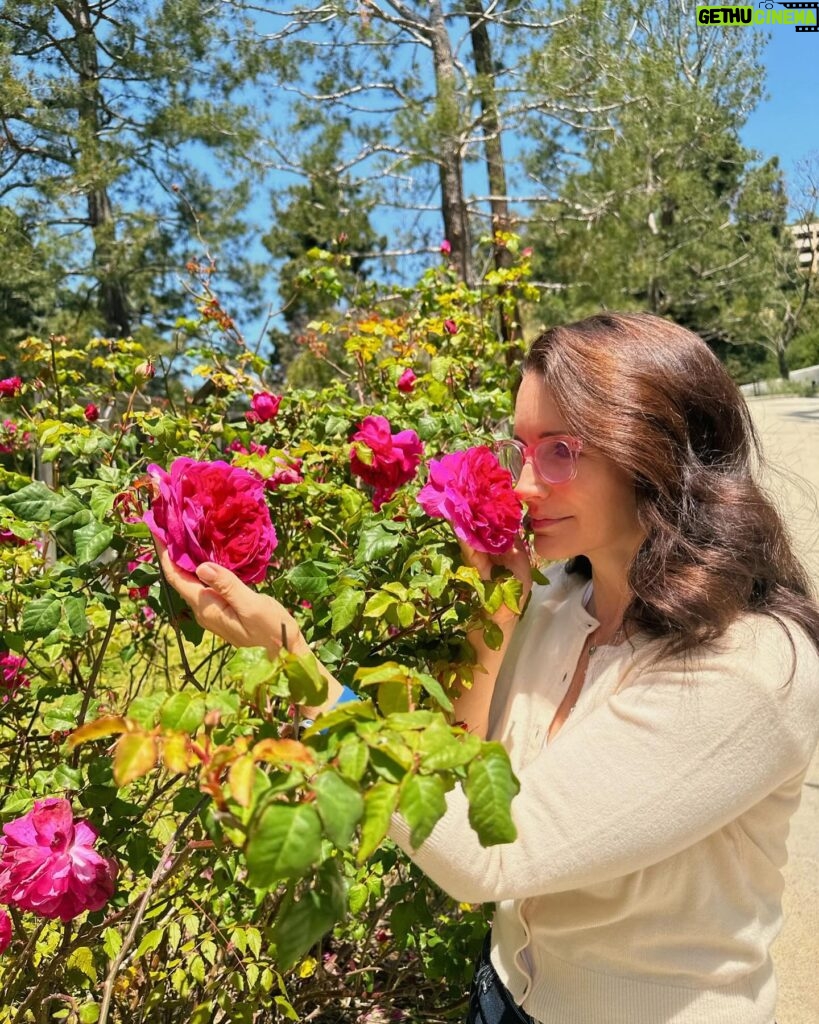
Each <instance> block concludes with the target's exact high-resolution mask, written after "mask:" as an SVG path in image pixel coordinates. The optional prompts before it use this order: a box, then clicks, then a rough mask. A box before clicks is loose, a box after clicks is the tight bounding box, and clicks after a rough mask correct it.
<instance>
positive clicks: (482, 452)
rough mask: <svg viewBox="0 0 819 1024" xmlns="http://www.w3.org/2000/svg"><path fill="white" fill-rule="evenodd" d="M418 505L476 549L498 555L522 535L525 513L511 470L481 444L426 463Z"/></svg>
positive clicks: (507, 549)
mask: <svg viewBox="0 0 819 1024" xmlns="http://www.w3.org/2000/svg"><path fill="white" fill-rule="evenodd" d="M418 503H419V505H420V506H421V507H422V508H423V509H424V511H425V512H428V513H429V515H431V516H440V517H442V518H443V519H446V520H447V522H449V523H451V524H452V528H453V530H454V531H455V534H456V536H458V537H460V539H461V540H462V541H465V542H466V543H467V544H469V545H471V546H472V547H473V548H475V549H476V550H477V551H485V552H488V553H489V554H493V555H498V554H502V553H503V552H505V551H509V549H510V548H511V547H512V545H513V544H514V542H515V538H516V537H518V536H519V534H520V528H521V521H522V518H523V509H522V506H521V503H520V499H519V498H518V497H517V495H516V494H515V492H514V491H513V489H512V479H511V477H510V475H509V470H507V469H504V468H503V467H502V466H501V465H500V464H499V462H498V460H497V459H496V458H495V455H494V453H493V452H492V451H491V450H490V449H489V448H487V447H485V446H479V447H476V448H468V449H467V450H466V451H462V452H451V453H450V454H449V455H444V456H443V458H441V459H432V460H430V464H429V481H428V483H427V484H426V486H425V487H423V488H422V489H421V491H420V492H419V494H418Z"/></svg>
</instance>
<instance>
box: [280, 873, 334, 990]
mask: <svg viewBox="0 0 819 1024" xmlns="http://www.w3.org/2000/svg"><path fill="white" fill-rule="evenodd" d="M327 868H328V866H327V865H324V866H323V868H322V872H321V875H320V877H319V881H318V885H319V886H320V887H319V888H316V889H308V890H306V891H305V892H302V893H301V894H300V896H299V898H298V899H296V898H295V897H294V896H293V895H292V894H288V896H287V897H286V898H285V899H284V900H283V902H282V905H281V907H280V908H279V911H278V913H277V915H276V921H275V923H274V925H273V929H272V938H273V942H274V943H275V944H276V959H277V961H278V964H279V967H280V969H281V970H282V971H287V970H290V968H291V967H293V966H294V965H295V963H296V962H297V961H298V959H299V958H300V957H302V956H304V954H305V953H307V952H309V951H310V949H312V947H313V946H315V944H316V943H317V942H318V941H319V940H320V939H321V938H322V936H324V935H326V934H327V932H328V931H329V930H330V929H331V928H332V927H333V925H334V924H335V923H336V921H338V920H339V919H340V918H342V917H343V916H344V913H345V911H346V909H347V907H346V900H345V896H344V882H343V880H342V879H341V877H340V875H339V872H338V870H337V869H335V870H334V872H333V875H334V877H332V878H331V876H330V871H329V870H327Z"/></svg>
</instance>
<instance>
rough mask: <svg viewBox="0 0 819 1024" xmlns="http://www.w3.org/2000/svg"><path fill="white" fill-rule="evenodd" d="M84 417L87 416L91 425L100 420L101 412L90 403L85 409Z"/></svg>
mask: <svg viewBox="0 0 819 1024" xmlns="http://www.w3.org/2000/svg"><path fill="white" fill-rule="evenodd" d="M83 416H85V418H86V419H87V420H88V422H89V423H96V421H97V420H98V419H99V418H100V411H99V409H98V408H97V406H96V405H94V403H93V402H89V403H88V405H86V407H85V410H84V412H83Z"/></svg>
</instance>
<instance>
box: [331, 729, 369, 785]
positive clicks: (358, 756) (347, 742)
mask: <svg viewBox="0 0 819 1024" xmlns="http://www.w3.org/2000/svg"><path fill="white" fill-rule="evenodd" d="M369 759H370V752H369V747H368V746H367V744H366V743H365V742H364V741H363V740H362V739H359V737H358V736H355V735H353V736H349V737H345V738H344V740H342V742H341V745H340V746H339V748H338V755H337V760H338V770H339V771H340V772H341V774H342V775H346V776H347V778H348V779H352V780H353V782H360V781H361V779H362V778H363V777H364V772H365V771H366V770H367V762H368V761H369Z"/></svg>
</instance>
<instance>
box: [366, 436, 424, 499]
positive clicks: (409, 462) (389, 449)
mask: <svg viewBox="0 0 819 1024" xmlns="http://www.w3.org/2000/svg"><path fill="white" fill-rule="evenodd" d="M352 439H353V441H354V442H356V443H358V444H361V445H366V446H367V448H369V449H370V451H371V452H372V453H373V454H372V462H371V463H370V464H369V465H368V464H367V463H366V462H364V461H363V460H362V459H361V458H359V456H358V453H357V451H356V449H355V448H352V449H351V450H350V469H351V470H352V472H353V473H354V474H355V475H356V476H357V477H360V478H361V479H362V480H363V481H364V483H365V484H370V486H371V487H374V488H375V493H374V495H373V508H374V509H375V510H376V512H377V511H378V509H380V508H381V506H382V505H383V504H384V502H385V501H389V500H390V498H391V497H392V496H393V495H394V494H395V492H396V491H397V490H398V488H399V487H401V485H402V484H406V483H409V481H410V480H412V479H413V478H414V477H415V474H416V472H417V470H418V464H419V463H420V461H421V456H422V455H423V454H424V446H423V444H421V439H420V438H419V437H418V435H417V434H416V433H415V431H414V430H399V431H398V433H396V434H393V433H392V432H391V428H390V423H389V420H387V419H385V418H384V417H383V416H367V417H365V419H364V420H363V421H362V423H361V426H360V427H359V429H358V432H357V433H355V434H353V438H352Z"/></svg>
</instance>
